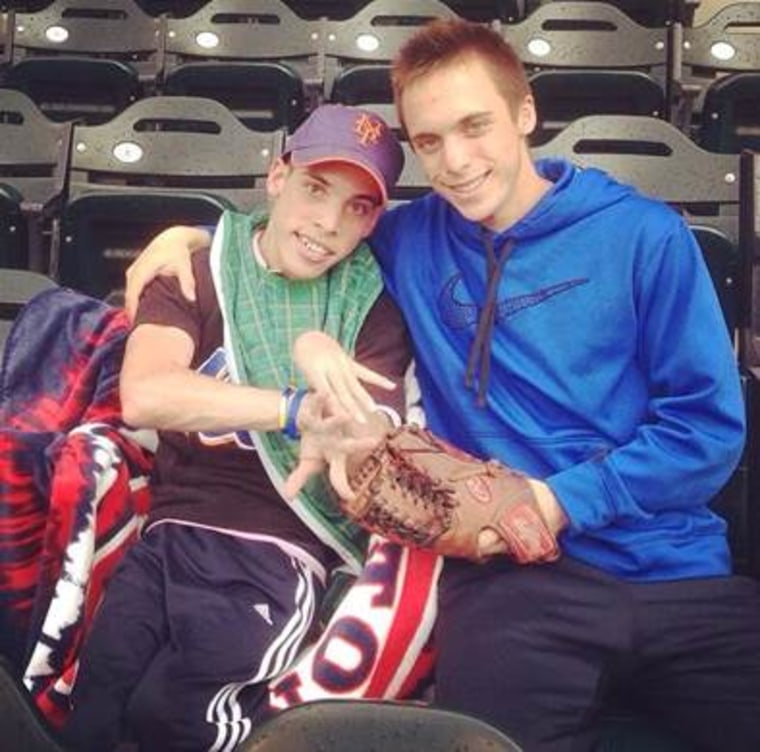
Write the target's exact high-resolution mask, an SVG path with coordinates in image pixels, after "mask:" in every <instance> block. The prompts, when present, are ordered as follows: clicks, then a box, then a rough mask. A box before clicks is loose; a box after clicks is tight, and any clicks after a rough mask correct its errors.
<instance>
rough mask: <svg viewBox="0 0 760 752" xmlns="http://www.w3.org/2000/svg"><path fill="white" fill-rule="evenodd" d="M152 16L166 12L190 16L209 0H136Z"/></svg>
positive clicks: (177, 16) (174, 15)
mask: <svg viewBox="0 0 760 752" xmlns="http://www.w3.org/2000/svg"><path fill="white" fill-rule="evenodd" d="M135 2H136V3H137V4H138V5H139V6H140V7H141V8H142V9H143V10H144V11H145V12H146V13H150V15H151V16H160V15H163V14H166V15H168V16H172V17H174V18H182V17H184V16H190V15H192V14H193V13H195V12H196V11H197V10H199V9H200V8H201V7H203V5H205V4H206V3H207V2H208V0H135Z"/></svg>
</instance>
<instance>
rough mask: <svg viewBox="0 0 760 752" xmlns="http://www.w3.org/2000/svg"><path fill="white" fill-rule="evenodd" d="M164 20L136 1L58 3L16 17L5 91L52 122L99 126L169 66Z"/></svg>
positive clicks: (67, 0) (57, 0)
mask: <svg viewBox="0 0 760 752" xmlns="http://www.w3.org/2000/svg"><path fill="white" fill-rule="evenodd" d="M161 41H162V37H161V33H160V21H159V19H157V18H154V17H152V16H150V15H148V14H146V13H145V12H144V11H143V10H141V8H140V7H139V6H138V5H136V4H135V3H134V2H133V0H55V2H53V3H52V4H51V5H49V6H48V7H46V8H44V9H43V10H39V11H36V12H29V13H16V16H15V32H14V35H13V51H12V58H11V65H10V67H8V68H7V69H6V70H5V71H4V72H3V74H2V77H0V82H1V83H2V85H3V86H6V87H9V88H13V89H19V90H21V91H23V92H25V93H26V94H28V95H29V96H30V97H31V98H32V99H33V100H34V101H35V102H36V103H37V105H38V106H39V107H40V109H41V110H42V111H43V112H44V113H45V115H47V117H49V118H50V119H52V120H74V119H77V120H81V121H84V122H87V123H91V124H94V123H100V122H104V121H106V120H109V119H110V118H111V117H113V116H114V115H115V114H116V113H118V112H120V111H121V110H122V109H124V108H125V107H126V106H127V105H128V104H130V103H131V102H133V101H135V100H136V99H137V98H139V97H140V96H143V95H144V94H145V93H147V92H150V91H151V87H152V86H154V84H155V82H156V78H157V76H158V75H159V74H160V71H161V66H162V60H161V58H162V44H161Z"/></svg>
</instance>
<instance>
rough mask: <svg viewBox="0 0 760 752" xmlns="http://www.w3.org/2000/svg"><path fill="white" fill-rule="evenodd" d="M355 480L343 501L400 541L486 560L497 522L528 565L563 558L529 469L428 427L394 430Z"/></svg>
mask: <svg viewBox="0 0 760 752" xmlns="http://www.w3.org/2000/svg"><path fill="white" fill-rule="evenodd" d="M349 482H350V483H351V488H352V489H353V490H354V492H355V498H354V499H350V500H349V499H343V500H342V501H341V506H342V509H343V511H344V513H345V514H346V515H347V516H348V517H350V518H351V519H352V520H354V521H355V522H356V523H358V524H359V525H361V526H362V527H364V528H366V529H367V530H370V531H372V532H375V533H379V534H380V535H382V536H384V537H385V538H387V539H388V540H391V541H394V542H396V543H400V544H402V545H407V546H416V547H418V548H429V549H432V550H433V551H435V552H437V553H439V554H441V555H442V556H456V557H463V558H466V559H472V560H474V561H481V560H482V559H483V558H484V557H483V556H482V555H481V554H480V552H479V545H478V537H479V535H480V533H481V531H482V530H484V529H486V528H492V529H493V530H495V531H496V532H497V533H498V535H499V536H500V537H501V538H502V539H503V540H504V542H505V544H506V548H507V555H508V556H510V557H511V558H512V559H514V560H515V561H516V562H518V563H520V564H526V563H529V562H541V561H553V560H554V559H556V558H557V557H558V556H559V548H558V546H557V540H556V538H555V536H554V535H553V534H552V533H551V531H550V530H549V529H548V527H547V525H546V522H545V520H544V518H543V516H542V515H541V512H540V510H539V507H538V504H537V502H536V498H535V495H534V493H533V489H532V488H531V486H530V484H529V483H528V478H527V477H526V476H525V475H523V474H522V473H518V472H516V471H514V470H511V469H510V468H508V467H505V466H504V465H501V464H500V463H498V462H496V461H495V460H490V461H488V462H485V461H483V460H480V459H478V458H476V457H473V456H472V455H470V454H467V453H466V452H463V451H462V450H460V449H457V448H456V447H454V446H452V445H451V444H448V443H447V442H445V441H443V440H442V439H439V438H438V437H436V436H434V435H433V434H432V433H430V431H427V430H425V429H423V428H419V427H417V426H403V427H401V428H397V429H396V430H394V431H393V432H392V433H390V434H389V435H388V436H387V438H386V439H385V440H384V441H383V442H382V443H381V444H380V445H379V446H378V447H377V448H376V449H375V450H374V451H373V452H372V454H371V455H370V456H369V457H368V458H367V459H366V460H365V461H364V462H363V463H362V464H361V465H360V466H359V467H358V468H356V469H355V470H354V471H353V472H352V473H351V474H350V477H349Z"/></svg>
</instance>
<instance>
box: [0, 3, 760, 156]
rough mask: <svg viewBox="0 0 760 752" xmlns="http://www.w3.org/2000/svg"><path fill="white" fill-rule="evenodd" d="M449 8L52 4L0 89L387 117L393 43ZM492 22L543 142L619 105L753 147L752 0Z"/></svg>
mask: <svg viewBox="0 0 760 752" xmlns="http://www.w3.org/2000/svg"><path fill="white" fill-rule="evenodd" d="M464 5H466V4H464ZM464 5H462V8H464ZM660 5H661V6H665V5H667V3H660ZM457 7H458V6H457ZM457 15H458V13H457V10H455V8H454V7H453V6H452V5H451V4H450V3H449V4H446V3H443V2H441V1H440V0H416V2H414V3H410V2H407V1H406V0H403V1H402V0H372V2H369V3H367V4H365V5H363V6H362V7H361V8H359V9H358V10H357V11H356V13H355V14H354V15H352V16H350V17H349V18H347V19H345V20H336V19H333V18H327V17H323V18H318V19H308V18H303V17H301V16H299V15H297V14H296V13H295V12H294V11H293V10H292V9H291V8H290V7H289V6H288V5H286V4H285V3H284V2H282V1H281V0H255V1H254V2H251V0H209V1H208V2H206V3H205V4H203V5H202V6H200V7H199V8H198V9H197V10H196V11H195V12H194V13H192V14H190V15H187V16H183V17H175V16H170V15H167V14H164V15H159V16H154V15H151V14H149V13H147V12H146V11H145V10H144V9H143V8H142V7H140V6H139V5H138V4H137V3H136V2H135V0H55V2H53V3H51V4H50V5H48V6H46V7H45V8H44V9H42V10H38V11H36V12H27V13H24V12H20V11H18V12H16V11H8V12H6V13H4V14H3V16H2V17H1V20H0V39H2V38H3V37H4V40H5V41H4V43H3V42H2V41H0V60H4V61H5V66H4V67H3V66H2V65H1V64H0V85H2V86H5V87H10V88H15V89H19V90H21V91H24V92H26V93H27V94H29V95H30V96H31V97H32V98H33V99H34V100H35V101H36V102H37V104H38V105H39V106H40V108H41V109H42V110H43V112H45V114H46V115H48V116H49V117H51V118H52V119H55V120H70V119H76V120H79V121H83V122H87V123H89V124H94V123H99V122H104V121H107V120H109V119H111V118H112V117H113V116H114V115H116V114H117V113H118V112H121V111H122V110H123V109H124V108H125V107H126V106H127V105H128V104H130V103H132V102H134V101H136V100H137V99H140V98H142V97H145V96H152V95H156V94H168V95H192V96H207V97H211V98H214V99H218V100H219V101H222V102H223V103H224V104H225V105H226V106H227V107H228V108H229V109H231V110H233V111H234V112H235V113H236V115H237V116H238V117H239V118H240V119H241V120H242V121H243V122H244V123H245V124H246V125H247V126H248V127H250V128H252V129H255V130H261V129H274V128H279V127H285V128H287V129H289V130H292V129H294V128H295V126H296V125H297V124H298V123H299V122H300V121H301V120H302V119H303V118H304V117H305V115H306V114H307V113H308V111H309V110H310V109H311V108H312V107H313V106H314V105H315V104H317V103H319V102H321V101H342V102H346V103H354V104H359V103H361V104H371V105H373V106H380V107H385V108H386V111H387V112H392V109H391V108H390V107H389V103H390V101H391V92H390V84H389V75H388V71H389V65H390V61H391V60H392V58H393V56H394V55H395V54H396V52H397V51H398V49H399V46H400V45H401V44H403V42H404V41H405V40H406V39H407V38H408V37H409V35H410V34H412V33H413V32H414V30H415V28H416V27H418V26H419V25H420V24H423V23H425V22H427V21H428V20H430V19H431V18H439V17H455V16H457ZM491 23H492V24H493V25H494V26H496V27H497V28H498V29H499V30H500V31H501V33H502V34H503V35H504V37H505V38H506V39H507V40H508V41H510V43H512V44H513V46H514V47H515V49H516V50H517V52H518V54H519V55H520V57H521V59H522V60H523V61H524V63H525V65H526V67H527V69H528V72H529V74H530V77H531V82H532V85H533V88H534V91H535V96H536V99H537V102H538V109H539V113H540V115H541V118H542V119H541V122H540V124H539V130H538V143H540V142H541V141H542V140H548V139H549V138H550V137H551V136H552V135H553V134H554V133H556V132H557V131H558V130H560V129H561V128H562V127H563V126H564V125H566V124H567V123H568V122H570V121H571V120H573V119H575V118H577V117H579V116H582V115H586V114H592V113H594V114H596V113H618V114H619V113H628V114H640V115H643V114H646V115H654V116H656V117H660V118H663V119H665V120H669V121H671V122H673V123H674V124H676V125H677V126H678V127H679V128H681V129H682V130H684V132H686V133H687V134H688V135H689V136H691V137H693V138H695V140H697V141H698V142H699V143H700V144H701V145H702V146H704V147H705V148H707V149H710V150H717V151H739V150H740V149H741V148H755V149H757V148H758V147H760V133H759V132H758V131H759V129H758V123H759V122H760V113H759V112H758V102H759V101H760V43H759V42H760V40H758V29H760V3H757V2H738V3H734V4H732V5H729V6H727V7H725V8H724V9H722V10H721V11H720V12H719V13H717V14H716V15H715V16H714V17H713V18H711V19H710V20H709V21H707V22H706V23H705V24H702V25H701V26H697V27H689V26H686V25H684V24H683V23H680V22H678V21H676V22H673V23H670V24H669V25H667V26H660V27H650V26H643V25H641V24H639V23H637V22H636V21H634V20H633V19H632V18H631V17H630V16H628V15H627V14H626V13H625V12H623V11H622V10H621V9H620V8H618V7H616V6H615V5H612V4H610V3H607V2H592V1H590V0H576V1H572V0H567V1H565V2H544V3H541V4H537V5H536V7H535V8H534V9H533V10H532V12H530V13H529V14H527V15H524V16H522V17H520V18H519V19H517V20H515V22H513V23H506V22H502V21H501V20H498V19H497V20H495V21H492V22H491ZM3 29H4V34H3Z"/></svg>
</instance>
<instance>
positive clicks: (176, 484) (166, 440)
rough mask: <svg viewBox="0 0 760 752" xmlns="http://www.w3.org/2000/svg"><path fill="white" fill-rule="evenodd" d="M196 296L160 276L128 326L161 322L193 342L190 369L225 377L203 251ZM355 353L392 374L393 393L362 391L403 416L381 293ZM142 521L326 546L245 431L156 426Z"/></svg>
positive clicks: (401, 336)
mask: <svg viewBox="0 0 760 752" xmlns="http://www.w3.org/2000/svg"><path fill="white" fill-rule="evenodd" d="M193 270H194V273H195V279H196V302H195V303H191V302H189V301H187V300H186V299H185V298H184V296H183V295H182V292H181V291H180V288H179V284H178V282H177V280H176V279H175V278H173V277H172V278H170V277H160V278H158V279H157V280H155V281H154V282H153V283H151V285H150V286H149V287H148V288H147V289H146V291H145V293H144V294H143V297H142V299H141V300H140V306H139V309H138V312H137V317H136V320H135V326H138V325H140V324H147V323H151V324H161V325H164V326H173V327H177V328H179V329H182V330H183V331H185V332H187V334H188V335H189V336H190V337H191V338H192V340H193V342H194V343H195V354H194V357H193V360H192V363H191V367H192V368H193V369H194V370H196V371H199V372H202V373H206V374H208V375H210V376H214V377H217V378H224V377H225V375H226V362H225V358H224V353H223V350H222V343H223V330H222V315H221V312H220V310H219V306H218V304H217V300H216V294H215V292H214V287H213V282H212V279H211V274H210V270H209V254H208V252H207V251H201V252H198V253H195V254H194V256H193ZM355 357H356V359H357V360H358V361H359V362H361V363H362V364H363V365H366V366H368V367H369V368H372V369H373V370H376V371H378V372H380V373H382V374H384V375H386V376H388V377H389V378H391V379H393V380H394V381H395V382H396V383H397V384H398V385H399V386H397V388H396V389H395V390H393V391H390V392H388V391H385V390H381V389H377V390H373V389H372V388H371V387H369V386H368V391H369V392H370V393H371V394H372V396H373V398H374V399H375V400H376V401H377V402H378V403H379V404H385V405H388V406H389V407H393V408H394V409H395V410H396V411H397V412H398V413H399V414H403V401H404V395H403V388H402V387H403V376H404V372H405V370H406V367H407V365H408V363H409V359H410V357H411V352H410V343H409V340H408V337H407V333H406V328H405V326H404V323H403V319H402V317H401V314H400V313H399V311H398V309H397V308H396V306H395V304H394V303H393V302H392V300H391V299H390V297H389V296H388V295H387V294H385V293H383V294H381V296H380V297H379V298H378V300H377V302H376V303H375V305H374V306H373V307H372V309H371V311H370V313H369V315H368V316H367V319H366V320H365V322H364V325H363V326H362V329H361V331H360V332H359V336H358V338H357V343H356V353H355ZM159 439H160V441H159V447H158V451H157V454H156V461H155V467H154V476H153V484H152V489H153V505H152V511H151V514H150V517H149V520H148V524H152V523H154V522H158V521H160V520H168V519H172V520H178V521H182V522H189V523H194V524H198V525H204V526H207V527H212V528H215V529H221V530H227V531H231V532H235V533H237V534H243V535H266V536H274V537H277V538H279V539H282V540H286V541H290V542H292V543H295V544H297V545H300V546H301V547H302V548H305V549H306V550H308V551H309V552H310V553H312V554H313V555H315V556H317V558H318V559H319V560H320V561H322V562H323V563H328V562H330V561H331V560H332V554H331V552H330V551H329V550H328V549H326V547H324V546H323V545H322V544H321V543H320V542H319V541H318V539H317V538H316V536H315V535H314V534H313V533H312V532H311V531H310V530H309V529H308V528H307V527H306V525H305V524H304V523H303V522H301V520H300V519H299V518H298V517H297V516H296V515H295V513H294V512H293V511H292V510H291V509H290V508H289V507H288V504H287V502H286V501H285V500H283V499H282V497H281V496H280V495H279V493H278V492H277V491H276V489H275V488H274V486H273V485H272V483H271V481H270V480H269V477H268V476H267V474H266V472H265V470H264V468H263V466H262V464H261V462H260V460H259V457H258V454H257V452H256V450H255V448H254V447H253V445H252V443H251V442H250V440H249V439H248V438H247V437H246V435H245V434H243V433H239V434H232V433H228V434H215V435H211V434H204V433H181V432H176V431H161V432H159Z"/></svg>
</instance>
